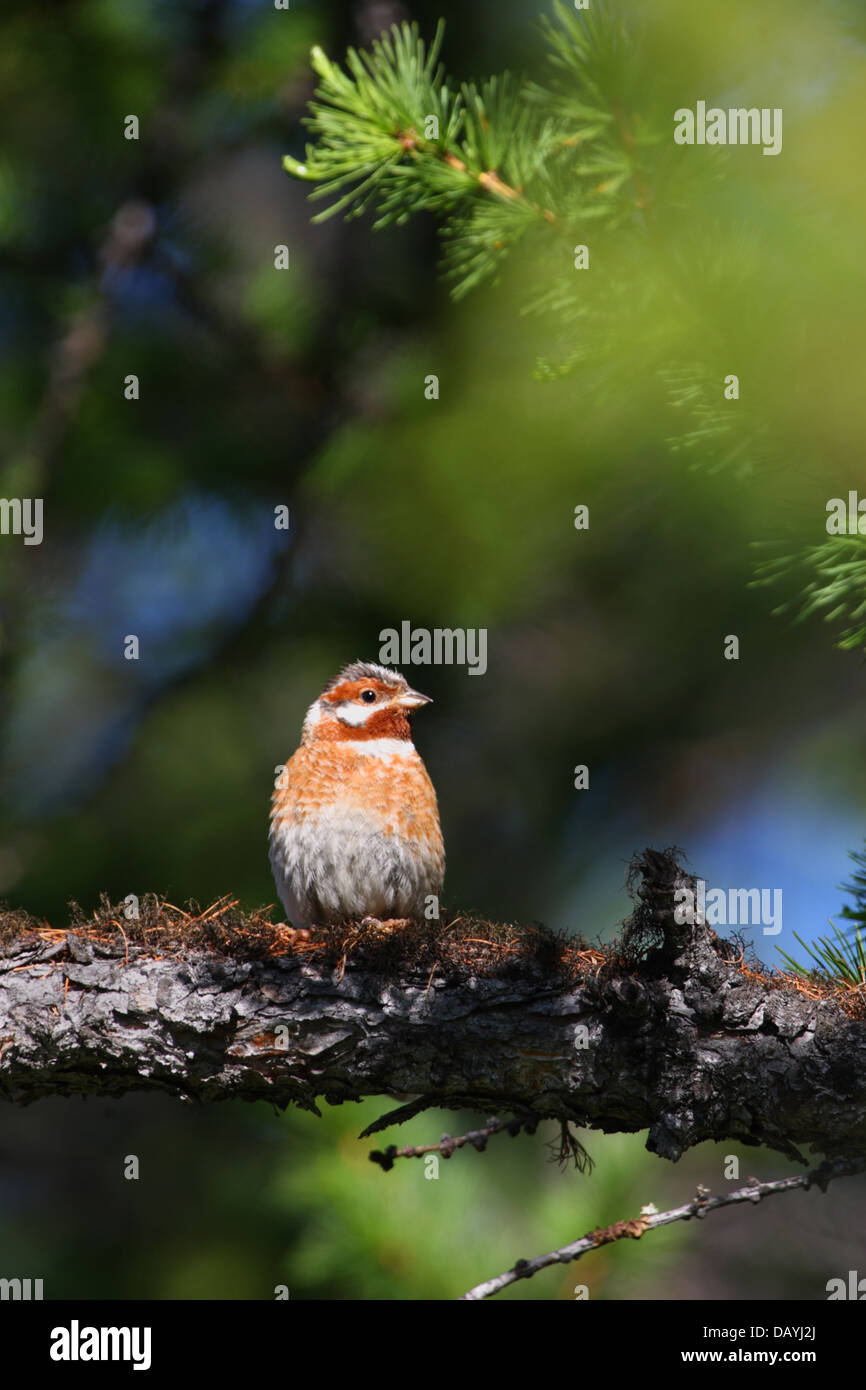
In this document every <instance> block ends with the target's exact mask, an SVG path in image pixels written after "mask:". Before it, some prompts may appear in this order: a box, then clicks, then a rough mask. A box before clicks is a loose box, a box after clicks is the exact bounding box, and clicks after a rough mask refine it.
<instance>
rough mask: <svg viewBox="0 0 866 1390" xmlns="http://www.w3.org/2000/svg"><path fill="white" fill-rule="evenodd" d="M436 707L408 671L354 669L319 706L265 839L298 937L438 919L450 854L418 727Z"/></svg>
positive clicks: (286, 774) (280, 785) (310, 715)
mask: <svg viewBox="0 0 866 1390" xmlns="http://www.w3.org/2000/svg"><path fill="white" fill-rule="evenodd" d="M431 703H432V701H431V700H430V697H429V696H427V695H422V694H420V692H419V691H417V690H413V689H412V687H411V686H410V685H409V683H408V682H407V680H406V679H405V677H404V676H403V675H401V674H400V672H399V671H395V670H391V669H389V668H388V667H386V666H379V665H377V664H376V663H375V662H371V661H355V662H352V663H351V664H350V665H348V666H345V667H344V668H343V670H342V671H340V673H339V674H338V675H336V676H334V678H333V679H332V680H330V681H329V682H328V683H327V685H326V686H325V688H324V690H323V691H322V693H321V695H320V696H319V697H318V699H317V700H314V701H313V703H312V705H310V708H309V709H308V711H307V714H306V718H305V719H304V723H303V729H302V732H301V743H300V747H299V748H298V749H297V750H296V752H295V753H294V754H293V755H292V757H291V758H290V759H289V761H288V763H286V764H285V766H284V768H283V770H282V772H281V774H280V776H279V777H278V779H277V782H276V786H275V790H274V795H273V798H272V802H271V817H270V833H269V837H268V846H269V858H270V863H271V869H272V871H273V875H274V879H275V882H276V886H277V892H278V893H279V896H280V900H281V902H282V904H283V907H284V908H285V910H286V916H287V918H288V921H289V923H291V926H292V928H293V929H294V930H296V931H303V932H305V933H306V932H307V931H309V930H310V929H311V928H312V927H314V926H316V925H318V926H322V925H326V924H332V923H338V922H347V921H352V922H361V923H369V924H373V925H374V926H376V927H377V928H384V929H386V930H394V929H396V928H397V927H399V926H405V925H407V924H408V923H410V922H413V921H414V922H417V921H421V920H425V919H428V920H431V919H436V918H438V915H439V895H440V893H441V890H442V884H443V881H444V877H445V847H444V844H443V840H442V830H441V828H440V824H439V808H438V804H437V801H436V792H435V790H434V788H433V783H432V782H431V781H430V778H429V776H428V774H427V769H426V768H425V766H424V763H423V762H422V760H421V757H420V756H419V754H418V752H417V750H416V748H415V745H414V743H413V742H412V729H411V724H410V719H411V717H412V715H413V713H414V712H415V711H416V710H418V709H421V708H422V707H423V706H424V705H429V704H431Z"/></svg>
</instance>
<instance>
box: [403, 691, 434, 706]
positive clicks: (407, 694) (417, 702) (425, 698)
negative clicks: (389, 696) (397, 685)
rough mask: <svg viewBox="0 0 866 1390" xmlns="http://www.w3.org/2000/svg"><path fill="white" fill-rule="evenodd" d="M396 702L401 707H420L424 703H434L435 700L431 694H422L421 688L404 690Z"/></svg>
mask: <svg viewBox="0 0 866 1390" xmlns="http://www.w3.org/2000/svg"><path fill="white" fill-rule="evenodd" d="M396 703H397V704H398V705H399V707H400V709H420V708H421V706H422V705H432V703H433V701H432V700H431V699H430V696H429V695H422V694H421V692H420V691H419V690H404V691H403V694H402V695H400V696H398V698H397V701H396Z"/></svg>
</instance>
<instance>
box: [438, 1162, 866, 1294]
mask: <svg viewBox="0 0 866 1390" xmlns="http://www.w3.org/2000/svg"><path fill="white" fill-rule="evenodd" d="M864 1170H866V1157H862V1158H850V1159H834V1160H832V1161H830V1162H827V1163H822V1164H821V1165H820V1167H818V1168H812V1169H811V1170H810V1171H809V1172H808V1173H798V1174H796V1175H795V1176H794V1177H791V1178H777V1179H776V1180H775V1181H774V1182H759V1181H758V1179H757V1178H748V1179H747V1184H748V1185H747V1186H746V1187H739V1188H737V1190H736V1191H735V1192H727V1193H725V1194H724V1195H723V1196H719V1197H711V1196H710V1195H709V1189H708V1188H705V1187H699V1188H698V1191H697V1195H696V1196H695V1198H694V1200H693V1201H691V1202H687V1203H686V1205H685V1206H682V1207H673V1208H672V1209H671V1210H670V1211H661V1212H656V1211H653V1210H652V1208H650V1207H645V1208H644V1210H643V1211H642V1212H641V1214H640V1216H639V1217H637V1218H635V1219H633V1220H630V1221H617V1222H615V1223H614V1224H613V1225H612V1226H607V1227H605V1228H601V1227H599V1228H598V1229H596V1230H594V1231H590V1232H589V1234H588V1235H585V1236H581V1238H580V1240H575V1241H573V1242H572V1244H571V1245H563V1246H562V1247H561V1248H560V1249H559V1250H551V1251H550V1252H549V1254H547V1255H538V1256H537V1257H536V1258H535V1259H534V1260H518V1261H517V1263H516V1264H515V1265H514V1267H513V1268H512V1269H509V1270H507V1271H506V1272H505V1274H498V1275H497V1276H496V1278H495V1279H487V1280H485V1282H484V1283H483V1284H476V1285H475V1287H474V1288H473V1289H470V1290H469V1292H468V1293H465V1294H463V1296H462V1300H461V1301H463V1302H465V1301H467V1300H468V1301H480V1300H481V1299H483V1298H491V1297H492V1296H493V1295H494V1294H497V1293H501V1292H502V1290H503V1289H507V1288H508V1286H509V1284H516V1283H517V1281H518V1279H531V1278H532V1276H533V1274H538V1272H539V1270H542V1269H547V1268H548V1266H549V1265H555V1264H571V1263H573V1262H574V1261H575V1260H579V1259H581V1258H582V1256H584V1255H585V1254H586V1253H587V1252H588V1251H589V1250H597V1249H598V1247H599V1246H600V1245H611V1244H612V1243H613V1242H614V1241H617V1240H626V1239H630V1240H640V1237H641V1236H642V1235H645V1234H646V1232H647V1231H654V1230H656V1229H657V1228H658V1227H659V1226H670V1225H671V1224H672V1223H673V1222H674V1221H691V1219H692V1217H693V1216H695V1217H698V1218H699V1219H702V1218H703V1217H705V1216H706V1215H707V1214H708V1213H709V1212H711V1211H715V1210H717V1209H718V1208H719V1207H730V1206H735V1205H737V1204H738V1203H740V1202H751V1203H752V1204H753V1205H754V1206H757V1205H758V1203H759V1202H761V1201H762V1200H763V1198H764V1197H772V1196H775V1194H776V1193H777V1192H793V1191H794V1189H795V1188H798V1187H802V1188H805V1189H806V1190H807V1191H808V1189H809V1188H810V1187H812V1186H818V1187H820V1189H821V1191H822V1192H826V1190H827V1184H828V1183H829V1182H830V1181H832V1179H833V1178H848V1177H853V1176H854V1175H855V1174H856V1173H862V1172H864Z"/></svg>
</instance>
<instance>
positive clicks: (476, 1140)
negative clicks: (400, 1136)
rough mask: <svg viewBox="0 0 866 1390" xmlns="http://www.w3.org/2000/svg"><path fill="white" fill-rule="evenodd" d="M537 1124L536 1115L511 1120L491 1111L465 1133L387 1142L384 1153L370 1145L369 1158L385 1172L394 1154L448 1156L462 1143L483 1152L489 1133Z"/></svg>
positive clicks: (532, 1129)
mask: <svg viewBox="0 0 866 1390" xmlns="http://www.w3.org/2000/svg"><path fill="white" fill-rule="evenodd" d="M537 1128H538V1116H537V1115H525V1116H515V1118H514V1119H512V1120H500V1119H498V1118H497V1116H496V1115H492V1116H491V1118H490V1119H489V1120H488V1121H487V1124H486V1125H484V1127H483V1128H482V1129H470V1130H469V1132H468V1133H467V1134H461V1135H459V1136H458V1137H457V1138H455V1137H454V1135H453V1134H443V1135H442V1137H441V1139H440V1140H439V1142H438V1144H406V1145H405V1147H404V1148H402V1149H398V1148H397V1146H396V1144H389V1145H388V1147H387V1149H386V1150H385V1152H384V1153H382V1152H381V1151H380V1150H379V1149H374V1150H373V1152H372V1153H371V1154H370V1161H371V1163H378V1164H379V1166H380V1168H382V1169H383V1170H384V1172H386V1173H388V1172H390V1170H391V1169H392V1168H393V1167H394V1160H395V1159H397V1158H423V1157H424V1155H425V1154H433V1153H440V1154H441V1155H442V1157H443V1158H450V1157H451V1155H452V1154H453V1153H454V1150H455V1149H462V1148H463V1146H464V1145H465V1144H471V1145H472V1147H473V1149H477V1150H478V1152H479V1153H483V1152H484V1150H485V1149H486V1148H487V1140H488V1139H489V1138H490V1137H491V1135H493V1134H501V1133H502V1131H503V1130H504V1129H506V1130H508V1133H509V1134H510V1135H511V1137H512V1139H514V1138H516V1137H517V1135H518V1134H519V1133H520V1131H521V1130H524V1131H525V1132H526V1133H527V1134H534V1133H535V1131H536V1129H537Z"/></svg>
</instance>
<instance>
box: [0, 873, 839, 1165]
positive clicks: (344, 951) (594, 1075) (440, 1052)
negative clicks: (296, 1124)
mask: <svg viewBox="0 0 866 1390" xmlns="http://www.w3.org/2000/svg"><path fill="white" fill-rule="evenodd" d="M689 882H690V880H689V879H688V878H687V876H686V875H685V874H684V871H683V870H682V869H681V868H680V867H679V865H678V864H677V861H676V858H675V857H674V856H673V855H672V854H659V853H655V852H652V851H647V852H646V853H645V854H644V855H643V856H641V858H640V859H639V860H637V861H636V862H635V866H634V871H633V874H632V883H633V891H634V893H635V897H636V901H637V904H638V905H637V907H636V911H635V914H634V916H633V918H632V919H630V922H629V923H628V924H627V928H626V932H625V934H624V936H623V938H622V941H621V942H620V943H619V944H618V945H617V946H615V947H614V948H613V949H612V950H611V951H610V952H609V953H602V952H601V951H597V950H590V949H586V948H583V949H582V948H581V946H580V943H578V944H577V945H576V944H575V943H573V942H565V941H563V940H559V939H556V938H554V937H552V936H551V935H550V934H549V933H544V932H539V931H532V930H528V929H521V928H517V927H494V926H492V925H491V924H479V923H478V922H467V921H465V920H464V919H455V920H454V921H452V922H450V923H448V924H441V925H439V924H431V925H429V926H425V927H418V928H417V929H409V930H406V931H402V932H401V931H395V932H391V933H389V934H382V933H377V932H376V930H375V929H374V928H365V929H360V928H353V929H351V930H349V929H338V928H335V927H333V928H327V929H322V930H321V931H314V932H313V934H312V936H311V937H310V939H309V940H298V939H295V940H294V942H293V941H292V939H291V938H290V937H289V936H288V935H287V934H286V933H285V932H282V933H281V932H279V931H278V929H276V928H274V927H272V926H271V925H270V924H269V923H268V922H267V921H265V920H264V919H263V918H261V917H260V916H255V915H254V916H251V917H246V918H245V917H243V916H242V915H241V914H238V913H235V914H234V917H233V919H232V920H233V927H232V931H231V932H230V931H229V930H228V928H227V927H226V928H225V930H223V931H222V935H220V930H222V929H220V930H217V928H218V927H219V922H220V920H221V919H219V918H218V917H217V916H215V915H214V913H215V912H216V909H214V910H213V911H212V912H211V913H208V914H205V915H200V916H199V917H197V918H192V917H185V915H184V914H179V918H178V919H177V920H178V921H180V918H184V917H185V921H186V922H187V923H191V924H192V926H191V927H190V928H189V930H187V929H185V928H184V923H183V922H180V925H179V926H177V928H176V930H175V931H174V936H173V938H172V939H171V940H170V941H168V942H167V940H166V936H165V933H166V930H167V928H166V927H165V921H164V918H165V913H166V911H167V909H166V907H165V905H158V906H159V908H160V911H161V912H162V914H163V916H162V918H161V919H159V920H160V921H162V926H159V925H152V926H148V925H147V924H146V923H147V920H148V919H147V914H146V913H144V915H143V919H142V922H140V923H139V922H137V923H125V924H124V923H123V922H122V919H120V918H118V917H112V916H111V915H110V914H111V911H112V910H111V909H109V908H107V907H106V908H105V909H104V910H103V913H102V916H101V918H99V919H98V920H95V921H94V923H93V924H91V926H88V925H87V924H79V925H77V926H76V929H75V930H74V931H72V932H70V933H68V934H67V933H62V932H46V931H43V932H42V933H41V934H37V933H33V932H31V933H29V934H28V933H24V934H22V933H21V932H20V931H17V932H15V933H14V939H9V938H10V936H11V935H12V933H10V930H9V922H8V920H7V933H6V935H7V940H6V944H5V946H3V945H2V944H0V951H2V952H4V954H0V1088H2V1093H3V1094H4V1095H6V1096H7V1097H9V1098H11V1099H13V1100H17V1101H22V1102H26V1101H30V1100H35V1099H37V1098H38V1097H40V1096H46V1095H70V1094H113V1095H117V1094H122V1093H123V1092H125V1091H129V1090H132V1089H136V1088H139V1089H140V1088H153V1089H160V1090H163V1091H167V1092H169V1093H172V1094H175V1095H177V1096H180V1097H189V1098H196V1099H200V1100H216V1099H222V1098H228V1097H237V1098H241V1099H245V1100H261V1099H267V1100H270V1101H272V1102H273V1103H275V1104H277V1105H279V1106H283V1105H286V1104H288V1103H290V1102H294V1103H295V1104H298V1105H301V1106H303V1107H305V1108H307V1109H310V1110H315V1109H316V1101H317V1100H318V1099H319V1098H322V1097H323V1098H324V1099H325V1100H326V1101H327V1102H330V1103H340V1102H342V1101H345V1100H360V1099H361V1098H362V1097H364V1096H369V1095H379V1094H387V1093H393V1092H398V1093H401V1092H409V1093H411V1094H416V1093H421V1094H423V1097H424V1102H425V1104H427V1105H430V1106H434V1105H435V1106H442V1107H445V1108H451V1109H459V1108H465V1107H468V1108H474V1109H476V1110H480V1111H483V1112H484V1113H485V1114H490V1113H499V1114H501V1113H503V1112H505V1113H511V1114H515V1115H526V1114H529V1113H531V1114H533V1115H534V1116H537V1117H538V1118H545V1117H554V1118H557V1119H560V1120H565V1121H568V1120H572V1121H574V1122H576V1123H578V1124H581V1125H588V1126H591V1127H595V1128H598V1129H602V1130H605V1131H608V1132H612V1131H634V1130H642V1129H648V1130H649V1139H648V1147H649V1148H650V1149H652V1150H654V1151H655V1152H657V1153H659V1154H662V1155H664V1156H666V1157H668V1158H671V1159H676V1158H678V1157H679V1156H680V1155H681V1154H682V1153H683V1152H684V1151H685V1150H686V1149H688V1148H689V1147H691V1146H692V1145H695V1144H698V1143H700V1142H701V1141H703V1140H706V1139H714V1140H720V1139H725V1138H730V1139H733V1140H737V1141H739V1142H741V1143H745V1144H767V1145H770V1146H771V1147H774V1148H777V1149H779V1150H780V1151H782V1152H784V1153H786V1154H788V1155H793V1156H795V1157H798V1158H799V1157H800V1155H799V1153H798V1149H797V1146H800V1145H811V1146H812V1148H813V1150H815V1151H817V1152H819V1153H822V1154H827V1155H830V1156H832V1157H839V1156H842V1155H845V1154H856V1153H864V1152H866V1026H864V1023H863V1022H862V1021H861V1020H860V1019H859V1018H858V1017H855V1016H853V1015H852V1012H851V1009H850V1008H845V1007H843V1006H842V1004H841V1003H840V1002H839V1001H838V1000H837V999H836V998H835V997H833V996H832V994H830V993H827V994H822V993H821V991H819V990H811V991H809V992H803V990H802V988H800V989H798V988H797V987H796V985H795V982H794V981H792V980H791V979H790V978H789V977H788V978H786V977H776V976H774V977H769V978H768V977H767V976H765V975H762V974H760V973H759V972H756V971H751V970H748V969H746V968H745V967H744V966H743V964H742V960H741V958H740V953H739V951H738V950H736V949H734V948H732V947H731V945H730V943H724V942H720V941H719V940H718V939H717V938H716V937H715V935H714V934H713V933H712V932H710V931H708V929H707V928H706V927H705V926H688V925H681V924H678V923H677V922H676V921H675V919H674V914H673V894H674V891H675V889H676V888H678V887H682V886H683V885H688V884H689ZM143 908H144V905H143ZM172 911H175V912H176V911H177V910H176V909H172ZM225 911H226V912H228V911H229V909H226V910H225ZM157 918H158V914H157V916H155V917H154V919H153V920H154V922H157ZM202 923H206V924H207V927H208V930H209V931H211V936H210V938H209V939H210V940H211V941H214V942H215V943H216V946H217V947H218V949H214V948H213V946H211V947H210V948H209V949H203V948H202V946H201V945H200V944H199V945H196V944H195V941H196V937H195V934H194V932H193V931H192V928H195V931H196V932H197V933H198V938H197V939H198V941H199V942H201V940H202V939H205V938H203V937H202V932H203V930H204V929H203V928H202V926H201V924H202ZM112 924H113V926H112ZM0 925H2V922H0ZM13 926H14V923H13ZM109 927H111V930H109ZM121 928H123V930H121ZM161 932H162V935H160V933H161ZM169 935H171V933H169ZM0 942H2V936H0ZM145 943H151V944H150V945H147V944H145ZM843 1002H844V1001H843ZM412 1108H413V1109H414V1107H412Z"/></svg>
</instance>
